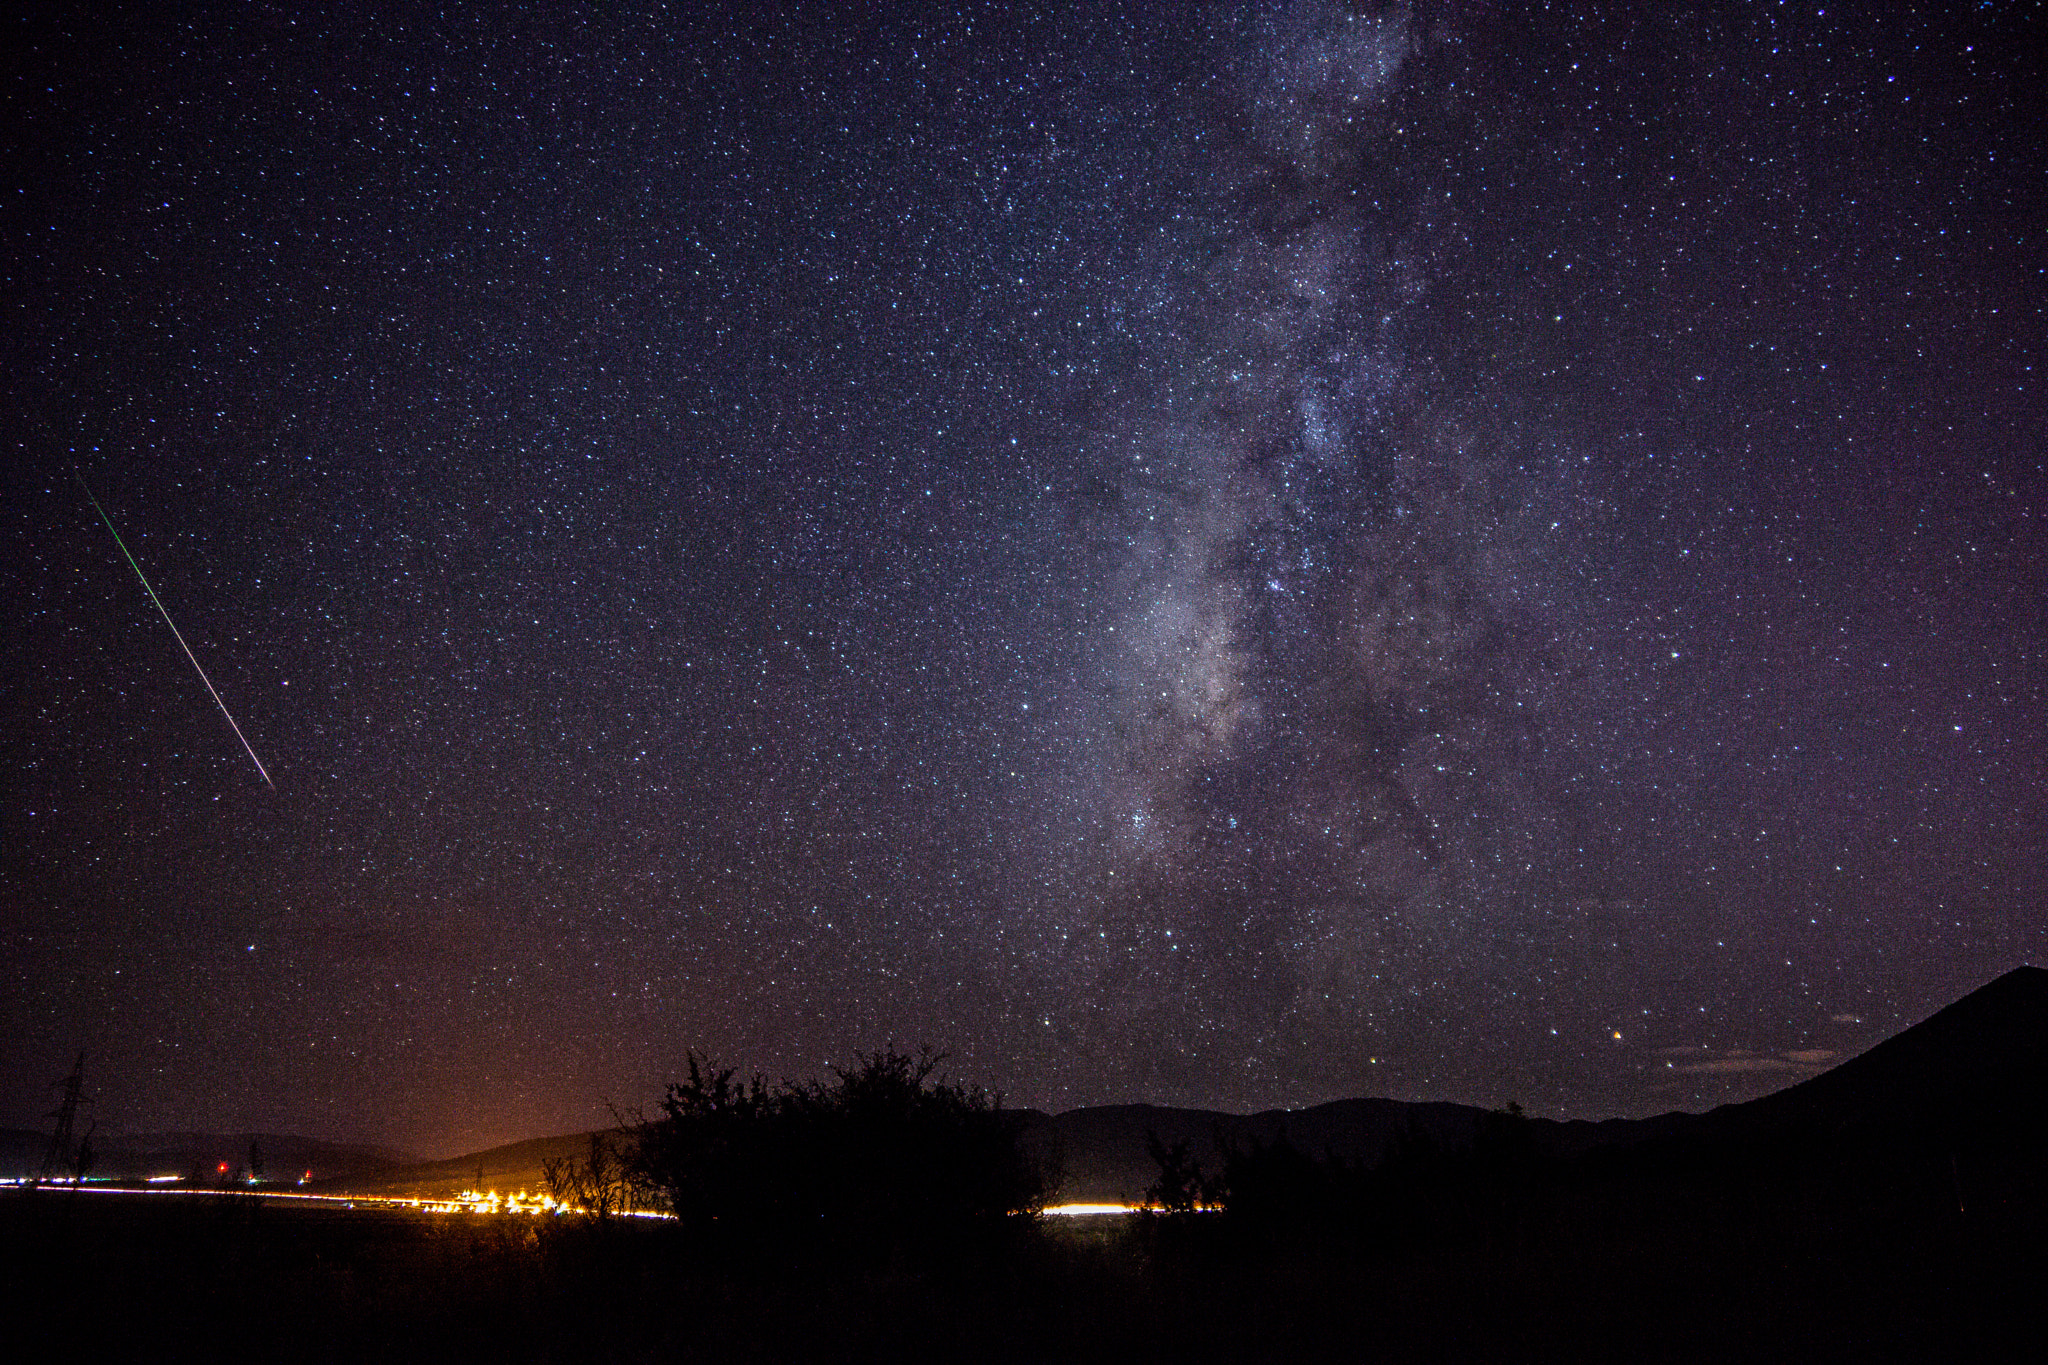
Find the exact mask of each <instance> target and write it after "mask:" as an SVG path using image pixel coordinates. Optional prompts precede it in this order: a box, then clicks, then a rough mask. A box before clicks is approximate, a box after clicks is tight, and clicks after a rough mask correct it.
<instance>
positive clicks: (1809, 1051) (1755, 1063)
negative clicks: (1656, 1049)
mask: <svg viewBox="0 0 2048 1365" xmlns="http://www.w3.org/2000/svg"><path fill="white" fill-rule="evenodd" d="M1705 1050H1706V1049H1704V1048H1665V1049H1664V1050H1663V1055H1665V1056H1677V1055H1679V1054H1681V1053H1685V1054H1696V1053H1699V1052H1704V1051H1705ZM1838 1055H1840V1054H1838V1053H1836V1052H1835V1051H1834V1050H1833V1049H1831V1048H1824V1047H1808V1048H1794V1049H1792V1050H1789V1051H1785V1052H1772V1053H1764V1052H1752V1051H1749V1050H1748V1049H1746V1048H1733V1049H1730V1050H1729V1051H1726V1052H1723V1053H1721V1054H1720V1055H1719V1056H1717V1057H1710V1058H1708V1059H1707V1060H1705V1061H1699V1062H1687V1063H1685V1064H1683V1065H1679V1064H1677V1063H1670V1064H1668V1065H1670V1068H1671V1070H1673V1071H1683V1072H1690V1073H1692V1074H1694V1075H1716V1076H1728V1075H1736V1074H1739V1073H1742V1072H1750V1071H1789V1072H1795V1073H1798V1074H1802V1075H1811V1074H1812V1073H1814V1072H1816V1071H1820V1070H1823V1069H1825V1068H1826V1066H1827V1064H1828V1063H1829V1062H1831V1061H1833V1060H1834V1059H1835V1058H1836V1057H1837V1056H1838Z"/></svg>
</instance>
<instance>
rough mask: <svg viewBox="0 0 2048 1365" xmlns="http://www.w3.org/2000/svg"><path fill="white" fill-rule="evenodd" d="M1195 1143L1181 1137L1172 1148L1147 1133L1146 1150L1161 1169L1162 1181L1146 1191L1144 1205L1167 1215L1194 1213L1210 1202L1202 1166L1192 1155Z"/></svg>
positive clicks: (1148, 1187) (1156, 1181)
mask: <svg viewBox="0 0 2048 1365" xmlns="http://www.w3.org/2000/svg"><path fill="white" fill-rule="evenodd" d="M1192 1145H1193V1144H1192V1143H1191V1142H1190V1141H1189V1140H1188V1139H1187V1138H1182V1139H1181V1140H1180V1141H1179V1142H1176V1143H1174V1144H1173V1145H1172V1146H1171V1147H1169V1146H1167V1145H1166V1144H1165V1143H1163V1142H1161V1141H1160V1140H1159V1134H1158V1133H1156V1132H1154V1131H1153V1130H1152V1129H1150V1128H1147V1129H1146V1130H1145V1150H1146V1151H1147V1152H1149V1153H1150V1154H1151V1156H1152V1161H1153V1163H1154V1164H1155V1165H1157V1166H1158V1167H1159V1178H1158V1179H1156V1180H1154V1181H1153V1182H1152V1183H1151V1184H1150V1185H1148V1186H1147V1187H1146V1189H1145V1202H1146V1203H1148V1204H1150V1205H1151V1206H1152V1207H1154V1208H1156V1209H1158V1210H1159V1211H1160V1212H1161V1213H1165V1214H1183V1213H1193V1212H1194V1211H1195V1210H1196V1209H1199V1208H1201V1207H1202V1206H1203V1205H1205V1204H1207V1203H1209V1202H1210V1200H1209V1195H1210V1193H1211V1191H1210V1189H1209V1183H1208V1181H1207V1180H1206V1179H1205V1178H1204V1177H1203V1175H1202V1167H1201V1163H1199V1162H1197V1161H1196V1160H1195V1159H1194V1157H1192V1156H1191V1155H1189V1151H1190V1149H1191V1147H1192Z"/></svg>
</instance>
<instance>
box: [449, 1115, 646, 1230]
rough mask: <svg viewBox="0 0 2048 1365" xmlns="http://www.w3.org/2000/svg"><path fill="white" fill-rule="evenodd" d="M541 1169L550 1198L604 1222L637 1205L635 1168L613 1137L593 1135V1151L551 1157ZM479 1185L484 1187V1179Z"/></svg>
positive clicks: (479, 1180)
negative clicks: (576, 1155) (635, 1198)
mask: <svg viewBox="0 0 2048 1365" xmlns="http://www.w3.org/2000/svg"><path fill="white" fill-rule="evenodd" d="M540 1168H541V1180H542V1182H543V1183H545V1184H546V1186H547V1190H548V1197H549V1198H551V1199H553V1200H554V1201H555V1203H557V1204H559V1205H565V1206H567V1207H568V1208H570V1209H573V1210H575V1211H576V1212H578V1213H585V1214H589V1215H590V1216H591V1217H593V1218H596V1219H597V1220H599V1221H600V1222H602V1221H603V1220H604V1219H607V1218H610V1217H611V1216H612V1215H613V1214H615V1213H619V1212H622V1211H623V1210H625V1209H627V1208H630V1207H631V1206H632V1204H633V1195H634V1192H635V1181H634V1178H633V1173H632V1169H631V1166H630V1164H629V1162H628V1161H627V1159H626V1157H625V1156H624V1155H623V1154H622V1153H621V1151H620V1149H619V1141H618V1139H617V1138H616V1137H615V1136H614V1135H612V1134H609V1133H592V1134H591V1135H590V1148H589V1151H588V1152H587V1153H585V1155H584V1156H583V1157H581V1158H580V1159H579V1158H577V1157H574V1156H566V1157H549V1158H547V1159H545V1160H543V1161H542V1162H541V1164H540ZM479 1177H481V1172H479ZM477 1183H478V1185H479V1186H481V1185H482V1183H483V1181H482V1179H481V1178H479V1179H478V1181H477Z"/></svg>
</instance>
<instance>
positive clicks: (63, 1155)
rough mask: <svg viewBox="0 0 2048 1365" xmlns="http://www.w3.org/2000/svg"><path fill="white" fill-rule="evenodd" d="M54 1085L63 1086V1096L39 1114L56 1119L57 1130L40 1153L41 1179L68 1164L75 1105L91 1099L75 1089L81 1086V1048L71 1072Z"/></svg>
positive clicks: (80, 1088)
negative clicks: (47, 1110)
mask: <svg viewBox="0 0 2048 1365" xmlns="http://www.w3.org/2000/svg"><path fill="white" fill-rule="evenodd" d="M58 1085H59V1086H61V1087H62V1088H63V1091H64V1098H63V1100H62V1101H61V1102H60V1103H59V1104H58V1105H57V1107H56V1108H55V1109H52V1110H51V1111H50V1112H49V1113H47V1114H45V1115H43V1117H44V1118H48V1119H55V1120H57V1131H56V1132H54V1133H52V1134H50V1150H49V1151H48V1152H46V1153H44V1154H43V1174H42V1178H43V1179H44V1180H48V1179H49V1178H50V1177H51V1176H53V1175H56V1174H58V1173H59V1172H62V1171H66V1170H69V1169H70V1168H71V1164H72V1161H71V1146H72V1139H71V1133H72V1129H73V1127H74V1126H75V1125H76V1124H77V1122H78V1106H79V1105H80V1104H91V1103H92V1101H91V1100H81V1099H80V1098H79V1091H81V1090H83V1089H84V1088H85V1054H84V1053H83V1052H81V1053H79V1054H78V1060H77V1061H76V1062H74V1063H73V1064H72V1067H71V1074H70V1075H69V1076H66V1077H65V1078H64V1079H63V1080H61V1081H59V1082H58Z"/></svg>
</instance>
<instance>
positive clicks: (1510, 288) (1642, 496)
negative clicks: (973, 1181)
mask: <svg viewBox="0 0 2048 1365" xmlns="http://www.w3.org/2000/svg"><path fill="white" fill-rule="evenodd" d="M711 8H713V7H699V6H693V5H678V6H675V7H674V8H673V9H672V10H668V11H664V10H661V9H645V10H641V9H633V8H631V7H625V6H609V5H607V6H595V5H559V6H557V5H546V6H534V7H530V8H521V7H507V6H497V5H477V6H462V7H447V8H445V9H442V8H438V7H420V8H417V9H415V8H412V7H409V6H401V5H383V4H379V5H365V4H344V5H336V6H331V7H324V8H319V9H316V8H314V7H311V6H294V5H283V4H281V5H255V4H251V5H194V6H153V5H152V6H136V7H133V8H130V9H127V10H125V11H124V10H118V9H113V8H110V7H108V6H105V5H95V6H90V7H86V6H76V7H72V6H61V5H60V6H44V7H35V6H29V7H21V8H17V9H16V10H14V11H13V12H12V16H11V17H10V18H9V19H8V20H7V21H6V23H7V29H8V32H7V35H6V39H5V41H4V43H0V48H4V49H5V50H6V51H7V53H8V55H7V56H6V58H5V59H4V61H5V68H4V89H0V99H4V105H0V109H4V114H0V120H4V128H5V130H6V131H5V134H4V137H0V146H4V154H5V158H6V166H7V174H6V175H5V176H4V178H0V187H4V203H0V261H4V281H5V283H4V293H0V348H4V364H0V394H4V400H0V401H4V412H5V414H6V417H7V421H6V423H5V428H4V431H0V435H4V439H5V440H6V442H7V445H8V447H9V455H8V459H7V473H6V477H5V480H4V486H0V527H4V534H0V546H4V549H0V553H4V555H5V572H4V574H0V593H4V595H5V602H4V608H5V620H6V622H7V626H6V633H7V639H8V641H9V648H8V649H7V651H6V655H7V658H6V663H5V667H4V670H0V679H4V682H0V687H4V695H0V783H4V793H0V811H4V832H0V840H4V845H0V944H4V949H0V1122H6V1123H12V1124H16V1125H19V1126H40V1125H41V1124H42V1123H43V1120H42V1118H41V1115H42V1114H43V1113H44V1111H46V1110H47V1109H48V1108H49V1107H50V1106H51V1105H52V1103H53V1102H54V1095H53V1091H52V1089H51V1082H53V1081H55V1080H57V1079H59V1078H60V1077H61V1076H62V1075H63V1074H64V1072H65V1071H66V1070H67V1069H68V1068H69V1065H70V1062H71V1059H72V1057H73V1056H74V1055H75V1054H76V1053H77V1052H78V1051H80V1050H83V1051H85V1052H86V1054H87V1059H88V1060H87V1074H88V1092H89V1093H90V1094H92V1095H94V1096H96V1097H97V1104H96V1106H95V1109H94V1111H93V1113H94V1116H95V1117H96V1118H97V1119H98V1120H99V1122H100V1123H101V1125H102V1128H103V1130H104V1131H112V1132H119V1131H141V1130H147V1129H166V1128H207V1129H214V1130H225V1129H263V1130H269V1131H296V1132H302V1133H309V1134H313V1135H317V1136H326V1137H333V1138H357V1139H371V1140H378V1141H385V1142H390V1143H395V1144H399V1145H402V1146H406V1147H409V1148H411V1149H413V1150H416V1151H419V1152H421V1153H423V1154H433V1155H442V1154H450V1153H454V1152H459V1151H463V1150H466V1149H470V1148H474V1147H479V1146H483V1145H486V1144H488V1143H493V1142H501V1141H509V1140H513V1139H517V1138H523V1137H529V1136H535V1135H538V1134H542V1133H549V1132H560V1131H568V1130H573V1129H576V1128H579V1127H587V1126H594V1125H595V1124H597V1123H598V1122H600V1121H601V1120H602V1119H603V1117H604V1103H605V1101H607V1100H610V1101H616V1102H619V1103H623V1104H629V1105H630V1104H636V1103H638V1104H645V1103H649V1102H651V1101H652V1100H653V1099H654V1098H656V1097H657V1095H658V1093H659V1087H660V1085H661V1084H662V1082H663V1081H665V1080H666V1079H669V1078H671V1077H673V1076H674V1075H675V1074H677V1072H678V1069H679V1068H680V1065H681V1061H682V1058H683V1055H684V1051H685V1049H688V1048H696V1049H699V1050H700V1051H708V1052H710V1053H711V1054H713V1055H714V1056H716V1057H718V1058H722V1059H724V1060H726V1061H727V1062H728V1063H730V1064H735V1065H738V1066H741V1067H742V1068H743V1069H759V1070H761V1071H764V1072H766V1073H767V1074H768V1075H769V1076H770V1077H771V1078H774V1077H779V1076H788V1077H802V1076H811V1075H817V1074H819V1073H821V1072H822V1070H823V1069H824V1068H825V1067H827V1066H828V1065H829V1064H832V1063H835V1062H837V1063H845V1062H848V1061H850V1060H851V1059H852V1056H853V1053H854V1051H855V1050H856V1049H873V1048H876V1047H881V1046H884V1045H889V1044H895V1045H899V1046H914V1045H916V1044H919V1043H930V1044H932V1045H934V1046H936V1047H939V1048H942V1049H944V1050H946V1051H947V1052H948V1053H949V1056H950V1060H949V1062H948V1069H949V1071H950V1072H951V1073H953V1074H955V1075H958V1076H960V1077H962V1078H963V1079H971V1080H977V1081H981V1082H984V1083H986V1084H988V1085H990V1086H991V1087H994V1088H998V1089H1000V1090H1002V1091H1003V1092H1004V1093H1005V1094H1006V1096H1007V1097H1008V1099H1009V1100H1010V1101H1011V1102H1013V1103H1018V1104H1029V1105H1036V1106H1040V1107H1045V1108H1050V1109H1063V1108H1069V1107H1073V1106H1076V1105H1081V1104H1090V1103H1104V1102H1121V1101H1136V1100H1143V1101H1150V1102H1155V1103H1167V1104H1183V1105H1199V1106H1205V1107H1213V1108H1224V1109H1236V1110H1245V1109H1255V1108H1263V1107H1269V1106H1283V1105H1284V1106H1299V1105H1305V1104H1311V1103H1317V1102H1320V1101H1324V1100H1329V1099H1334V1098H1339V1097H1344V1096H1350V1095H1390V1096H1393V1097H1396V1098H1401V1099H1450V1100H1458V1101H1463V1102H1469V1103H1478V1104H1487V1105H1495V1104H1500V1103H1503V1102H1505V1101H1506V1100H1508V1099H1510V1098H1513V1099H1518V1100H1520V1101H1521V1102H1522V1103H1523V1104H1524V1105H1526V1106H1527V1107H1528V1108H1529V1109H1530V1110H1531V1111H1532V1112H1535V1113H1542V1114H1555V1115H1570V1116H1585V1117H1604V1116H1608V1115H1614V1114H1629V1115H1634V1114H1647V1113H1654V1112H1661V1111H1663V1110H1667V1109H1672V1108H1690V1109H1700V1108H1704V1107H1707V1106H1710V1105H1712V1104H1715V1103H1719V1102H1722V1101H1725V1100H1730V1099H1740V1098H1746V1097H1748V1096H1752V1095H1756V1094H1761V1093H1764V1092H1766V1091H1768V1090H1771V1089H1775V1088H1778V1087H1780V1086H1782V1085H1784V1084H1786V1083H1788V1082H1790V1081H1792V1080H1796V1079H1798V1078H1800V1077H1802V1076H1805V1075H1808V1074H1812V1073H1813V1072H1814V1071H1815V1070H1816V1069H1818V1068H1819V1067H1821V1066H1824V1065H1826V1064H1827V1063H1828V1062H1829V1061H1831V1060H1833V1059H1836V1058H1839V1057H1842V1056H1846V1055H1849V1054H1853V1053H1854V1052H1856V1051H1858V1050H1861V1049H1862V1048H1864V1047H1867V1046H1869V1045H1870V1044H1871V1043H1873V1042H1875V1041H1877V1040H1879V1039H1881V1038H1882V1037H1884V1036H1886V1035H1888V1034H1889V1033H1891V1032H1894V1031H1896V1030H1897V1029H1898V1028H1900V1027H1903V1026H1904V1025H1906V1024H1909V1023H1912V1022H1914V1021H1915V1020H1917V1019H1919V1018H1921V1017H1924V1016H1925V1015H1926V1014H1928V1013H1930V1012H1931V1011H1932V1010H1934V1009H1936V1008H1938V1007H1939V1006H1941V1005H1943V1004H1945V1003H1947V1002H1948V1001H1949V1000H1951V999H1953V998H1955V997H1956V996H1958V995H1960V994H1962V993H1964V992H1966V991H1967V990H1969V989H1971V988H1973V987H1974V986H1976V985H1978V984H1981V983H1982V982H1983V981H1985V980H1987V979H1989V978H1990V977H1992V976H1994V975H1996V974H1998V973H1999V972H2001V971H2004V970H2006V969H2008V968H2010V967H2012V966H2015V965H2018V964H2020V963H2022V962H2026V961H2035V962H2040V961H2043V960H2044V959H2048V901H2044V892H2048V885H2044V883H2048V871H2044V869H2048V825H2044V818H2043V817H2044V814H2048V810H2044V806H2048V802H2044V799H2043V787H2042V783H2043V774H2044V757H2048V743H2044V739H2048V736H2044V730H2048V698H2044V695H2043V694H2044V682H2048V654H2044V647H2048V644H2044V637H2048V526H2044V516H2048V460H2044V455H2043V436H2044V405H2043V402H2042V398H2041V393H2042V384H2043V381H2044V379H2048V375H2043V374H2037V373H2036V369H2037V367H2038V366H2041V365H2043V364H2044V363H2048V352H2044V345H2043V338H2044V333H2043V325H2042V315H2041V307H2042V301H2043V298H2044V280H2048V275H2044V271H2048V246H2044V233H2048V194H2044V187H2048V182H2044V171H2048V156H2044V151H2043V139H2042V137H2041V129H2042V128H2043V127H2048V117H2044V115H2048V109H2044V94H2048V73H2044V71H2043V69H2042V63H2041V61H2040V56H2039V54H2040V53H2041V51H2042V50H2043V48H2044V43H2043V38H2044V32H2043V29H2044V24H2043V18H2044V16H2043V13H2042V10H2041V7H2040V6H2039V5H2037V4H2031V3H2029V4H2017V3H1986V4H1981V5H1963V4H1956V5H1937V6H1926V7H1920V9H1921V10H1922V11H1924V12H1916V9H1915V7H1909V6H1902V5H1896V4H1877V3H1858V4H1835V3H1827V4H1824V5H1823V4H1818V3H1811V2H1810V0H1809V2H1808V3H1801V4H1791V3H1754V4H1731V3H1698V4H1691V5H1671V6H1665V5H1657V6H1643V5H1633V4H1632V5H1614V6H1593V5H1585V6H1560V5H1552V6H1527V7H1525V6H1520V5H1490V4H1484V3H1470V4H1437V3H1416V4H1412V5H1407V6H1384V5H1360V4H1350V5H1346V4H1340V3H1334V0H1290V3H1262V4H1245V5H1213V6H1196V5H1188V6H1179V5H1173V6H1164V5H1153V4H1137V3H1123V4H1119V3H1114V2H1113V0H1106V2H1105V3H1102V4H1090V5H1066V4H1061V5H999V4H993V3H968V4H964V5H943V6H941V5H921V4H902V5H886V6H866V5H827V4H784V5H763V6H742V7H732V8H733V9H734V12H735V14H736V13H738V12H739V11H741V10H746V11H749V12H751V13H752V15H753V17H750V18H738V17H733V16H732V15H726V14H722V13H720V14H706V13H704V12H702V11H704V10H708V9H711ZM81 480H82V482H81ZM87 489H89V490H90V493H91V496H92V497H94V498H97V499H98V501H99V502H100V503H101V504H102V505H103V506H104V508H105V509H106V512H107V514H108V516H109V517H110V518H111V519H112V521H113V523H114V525H115V526H116V527H117V528H118V529H119V531H120V534H121V536H122V537H123V538H124V539H125V540H126V542H127V544H128V546H129V548H130V549H132V550H133V552H134V555H135V558H136V561H137V563H138V564H139V565H140V567H141V569H142V571H143V572H144V573H146V574H148V575H149V578H150V581H151V583H152V584H153V585H154V587H155V589H156V591H157V593H158V594H159V596H160V597H161V600H162V602H163V605H164V607H165V609H166V610H167V611H168V612H169V614H170V616H171V618H172V619H173V620H174V621H175V622H176V623H177V626H178V629H179V630H180V631H181V632H182V633H183V634H184V636H185V638H186V640H187V641H188V642H189V643H190V645H191V648H192V650H193V653H194V655H195V656H196V657H197V659H198V660H199V661H200V663H202V664H203V665H204V667H205V668H206V670H207V672H208V674H209V675H210V677H211V679H212V681H213V684H214V686H215V687H216V688H217V689H218V692H219V695H220V699H221V701H222V703H224V705H225V707H226V708H227V710H228V711H229V712H230V713H231V714H232V715H233V717H234V718H235V720H236V722H237V723H238V724H239V725H240V726H241V728H242V730H243V732H244V733H245V734H246V736H247V739H248V742H249V744H250V746H251V748H252V749H253V751H254V753H255V754H256V755H259V756H260V758H261V761H262V763H263V764H264V766H265V767H266V768H267V769H268V772H269V775H270V777H271V779H272V780H273V781H274V784H275V785H274V787H273V786H271V785H268V784H266V782H265V781H264V780H263V778H262V777H261V776H260V775H259V774H258V772H257V770H256V767H255V765H254V764H253V763H252V762H251V758H250V755H249V754H248V753H245V752H244V751H243V749H242V747H241V745H240V744H239V743H238V742H237V740H236V737H235V735H234V733H233V732H232V731H231V730H230V728H229V726H228V724H227V722H226V720H225V719H224V718H223V715H222V712H221V710H220V709H218V708H217V707H216V706H215V705H214V702H213V700H212V698H210V697H209V696H208V695H207V692H206V689H205V687H204V686H203V685H202V683H201V681H200V679H199V677H198V676H197V674H196V673H195V671H194V669H193V667H192V666H191V663H190V662H189V661H188V660H187V659H186V658H185V656H184V654H183V653H182V652H181V651H180V649H179V648H178V644H177V641H176V640H175V639H174V638H173V636H172V633H171V631H170V630H168V629H167V628H166V626H165V624H164V621H163V619H162V618H161V617H160V616H159V615H158V614H157V612H156V609H155V607H154V606H153V605H152V604H151V602H150V600H149V598H148V596H147V595H146V594H145V593H144V592H143V590H142V587H141V584H140V583H139V582H138V581H137V578H136V575H135V574H134V572H133V571H131V569H130V567H129V566H128V564H127V562H126V561H125V560H124V559H123V558H122V555H121V552H120V549H119V547H118V546H117V545H116V544H115V543H114V539H113V537H112V536H111V535H110V534H109V532H108V528H107V526H106V525H105V524H103V523H102V522H101V521H100V520H99V518H98V516H97V515H96V513H95V511H94V508H93V505H92V502H91V501H90V500H89V498H88V496H87V491H86V490H87Z"/></svg>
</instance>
